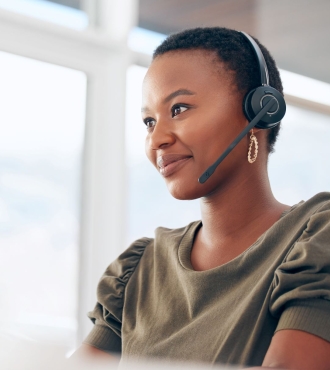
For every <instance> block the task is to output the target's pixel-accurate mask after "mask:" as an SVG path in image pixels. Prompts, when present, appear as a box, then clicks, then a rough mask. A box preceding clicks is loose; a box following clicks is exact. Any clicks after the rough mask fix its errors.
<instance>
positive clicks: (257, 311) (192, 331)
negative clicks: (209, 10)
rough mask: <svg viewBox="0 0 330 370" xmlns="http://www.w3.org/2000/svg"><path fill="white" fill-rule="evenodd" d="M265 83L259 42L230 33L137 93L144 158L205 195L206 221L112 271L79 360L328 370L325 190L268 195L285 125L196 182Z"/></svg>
mask: <svg viewBox="0 0 330 370" xmlns="http://www.w3.org/2000/svg"><path fill="white" fill-rule="evenodd" d="M259 46H260V48H261V50H262V52H263V55H264V58H265V60H266V63H267V66H268V70H269V79H270V86H272V87H274V88H276V89H277V90H279V91H280V92H281V93H282V85H281V80H280V77H279V73H278V70H277V68H276V66H275V62H274V60H273V59H272V57H271V56H270V55H269V52H268V51H267V50H266V49H265V48H264V47H263V46H261V45H260V44H259ZM259 74H260V68H259V66H258V63H257V60H256V56H255V53H254V50H253V48H252V47H251V44H249V42H247V40H246V38H245V37H244V35H242V34H241V33H239V32H237V31H233V30H228V29H225V28H198V29H193V30H187V31H184V32H181V33H178V34H175V35H172V36H170V37H169V38H168V39H167V40H165V41H164V42H163V44H162V45H160V46H159V47H158V48H157V49H156V51H155V53H154V57H153V62H152V64H151V66H150V68H149V70H148V72H147V75H146V77H145V80H144V84H143V105H142V119H143V121H144V123H145V125H146V126H147V137H146V154H147V156H148V158H149V160H150V161H151V163H152V164H153V165H154V166H155V167H156V169H157V170H158V171H159V172H160V174H161V175H162V176H163V177H164V181H165V182H166V185H167V187H168V190H169V191H170V193H171V195H172V196H173V197H175V198H177V199H182V200H184V199H196V198H199V199H200V205H201V220H200V221H195V222H192V223H190V224H189V225H188V226H186V227H184V228H180V229H174V230H169V229H165V228H157V229H156V231H155V238H154V239H151V238H141V239H139V240H137V241H135V242H134V243H133V244H132V245H131V246H130V247H129V248H128V249H127V250H126V251H125V252H124V253H123V254H122V255H121V256H120V257H119V258H118V259H117V260H116V261H114V262H113V263H112V264H111V265H110V266H109V267H108V269H107V270H106V272H105V274H104V275H103V277H102V279H101V281H100V283H99V286H98V303H97V305H96V307H95V309H94V311H92V312H91V313H90V314H89V317H90V318H91V319H92V321H93V322H94V323H95V326H94V329H93V330H92V332H91V333H90V335H89V336H88V337H87V338H86V340H85V344H84V345H83V347H82V351H85V352H88V351H91V352H93V353H101V352H102V351H105V352H109V353H112V352H122V356H123V358H124V359H131V358H132V359H135V358H144V357H157V358H163V359H169V360H186V361H202V362H207V363H224V364H232V365H242V366H264V367H273V368H274V367H279V368H285V369H330V246H329V240H330V194H329V193H320V194H318V195H316V196H314V197H313V198H311V199H310V200H308V201H306V202H300V203H299V204H297V205H295V206H292V207H290V206H289V205H285V204H282V203H280V202H278V201H277V200H276V199H275V198H274V196H273V194H272V191H271V188H270V184H269V180H268V175H267V161H268V155H269V153H270V152H271V151H272V150H273V147H274V143H275V141H276V137H277V134H278V131H279V125H276V126H275V127H274V128H272V129H269V130H262V129H258V128H254V129H252V130H250V132H249V133H248V135H246V136H245V137H244V139H243V140H241V141H240V143H239V144H238V145H237V146H236V147H235V149H234V150H233V151H232V152H231V153H230V154H229V155H228V156H227V157H226V159H225V160H224V161H223V162H222V163H221V164H220V166H219V167H218V168H217V169H216V171H215V172H214V173H213V175H212V176H211V177H209V178H208V180H207V181H206V182H205V183H203V184H202V183H199V182H198V181H197V179H198V178H199V177H200V176H201V175H202V174H203V173H204V171H205V170H206V169H207V168H208V167H209V166H210V165H211V164H212V163H214V162H215V160H216V159H217V158H218V156H219V155H220V154H221V153H222V152H223V151H224V150H225V149H226V148H227V147H228V145H229V144H230V143H231V142H232V141H233V140H234V138H235V137H236V136H237V135H238V134H239V133H240V132H241V131H242V129H244V128H245V127H246V126H247V125H248V123H249V120H248V119H247V118H246V116H245V114H244V112H243V109H242V102H243V100H244V97H245V95H246V94H247V92H249V91H250V90H251V89H254V88H256V87H258V86H259V85H260V77H259Z"/></svg>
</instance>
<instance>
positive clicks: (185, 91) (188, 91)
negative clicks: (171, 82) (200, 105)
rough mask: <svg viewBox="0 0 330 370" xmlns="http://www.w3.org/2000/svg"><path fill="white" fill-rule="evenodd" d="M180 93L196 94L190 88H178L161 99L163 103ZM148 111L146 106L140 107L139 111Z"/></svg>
mask: <svg viewBox="0 0 330 370" xmlns="http://www.w3.org/2000/svg"><path fill="white" fill-rule="evenodd" d="M180 95H196V93H195V92H193V91H191V90H187V89H179V90H176V91H173V92H172V93H171V94H170V95H168V96H167V97H166V98H165V99H164V100H163V104H165V103H168V102H169V101H170V100H172V99H173V98H175V97H177V96H180ZM148 111H149V109H148V108H147V107H142V108H141V112H148Z"/></svg>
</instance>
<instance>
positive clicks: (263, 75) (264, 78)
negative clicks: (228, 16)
mask: <svg viewBox="0 0 330 370" xmlns="http://www.w3.org/2000/svg"><path fill="white" fill-rule="evenodd" d="M239 32H240V33H242V34H243V35H244V36H245V37H246V38H247V39H248V41H249V42H250V44H251V45H252V47H253V50H254V53H255V55H256V57H257V59H258V63H259V69H260V82H261V83H260V85H262V86H265V85H269V76H268V68H267V64H266V61H265V58H264V56H263V54H262V52H261V50H260V48H259V45H258V44H257V43H256V42H255V41H254V40H253V38H252V37H251V36H250V35H248V34H247V33H245V32H243V31H239Z"/></svg>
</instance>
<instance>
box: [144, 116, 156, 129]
mask: <svg viewBox="0 0 330 370" xmlns="http://www.w3.org/2000/svg"><path fill="white" fill-rule="evenodd" d="M143 122H144V124H145V125H146V126H147V130H149V129H150V128H152V127H154V126H155V124H156V121H155V120H154V119H153V118H150V117H147V118H145V119H144V120H143Z"/></svg>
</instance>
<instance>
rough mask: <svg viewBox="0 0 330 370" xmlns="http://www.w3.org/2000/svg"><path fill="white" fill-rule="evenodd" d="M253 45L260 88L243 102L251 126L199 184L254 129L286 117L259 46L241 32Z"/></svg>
mask: <svg viewBox="0 0 330 370" xmlns="http://www.w3.org/2000/svg"><path fill="white" fill-rule="evenodd" d="M240 33H241V34H242V35H243V36H244V37H245V40H247V42H249V44H250V45H251V47H252V49H253V51H254V54H255V56H256V58H257V61H258V65H259V70H260V86H258V87H257V88H256V89H253V90H251V91H249V92H248V93H247V94H246V95H245V97H244V100H243V111H244V114H245V116H246V118H247V119H248V120H249V124H248V125H247V126H246V127H245V128H244V130H243V131H242V132H241V133H240V134H239V135H238V136H237V137H236V139H235V140H234V141H233V142H232V143H231V144H230V145H229V146H228V148H227V149H226V150H225V151H224V152H223V153H222V154H221V156H220V157H219V158H218V159H217V160H216V161H215V162H214V163H213V164H212V165H211V166H210V167H209V168H208V169H207V170H206V171H205V172H204V173H203V174H202V175H201V176H200V178H199V179H198V182H199V183H201V184H203V183H204V182H205V181H206V180H208V179H209V178H210V176H211V175H212V174H213V172H214V171H215V169H216V168H217V167H218V166H219V164H220V163H221V162H222V161H223V160H224V159H225V158H226V157H227V155H228V154H229V153H230V152H231V151H232V150H233V149H234V148H235V146H236V145H237V144H238V143H239V142H240V141H241V140H242V139H243V137H245V135H246V134H247V133H248V132H249V131H250V130H251V129H252V128H253V127H257V128H260V129H271V128H273V127H275V126H276V125H278V124H279V123H280V121H281V119H282V118H283V117H284V115H285V111H286V104H285V100H284V98H283V95H282V94H281V93H280V92H279V91H278V90H276V89H274V88H273V87H271V86H269V75H268V68H267V64H266V61H265V58H264V56H263V54H262V51H261V50H260V48H259V46H258V44H257V43H256V42H255V41H254V40H253V38H252V37H251V36H249V35H248V34H247V33H245V32H242V31H241V32H240Z"/></svg>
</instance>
